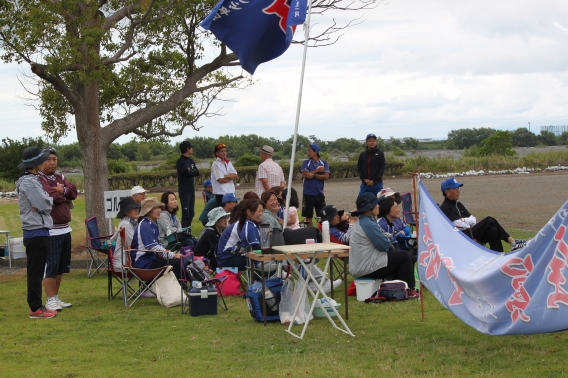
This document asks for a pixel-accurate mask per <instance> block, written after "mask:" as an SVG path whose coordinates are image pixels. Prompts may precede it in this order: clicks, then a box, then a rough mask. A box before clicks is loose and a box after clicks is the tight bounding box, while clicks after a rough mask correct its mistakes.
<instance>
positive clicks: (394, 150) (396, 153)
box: [391, 146, 406, 156]
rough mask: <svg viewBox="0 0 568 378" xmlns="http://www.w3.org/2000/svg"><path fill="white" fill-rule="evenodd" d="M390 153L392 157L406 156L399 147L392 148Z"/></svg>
mask: <svg viewBox="0 0 568 378" xmlns="http://www.w3.org/2000/svg"><path fill="white" fill-rule="evenodd" d="M391 153H392V154H393V155H394V156H406V152H404V151H403V150H402V148H400V147H398V146H392V150H391Z"/></svg>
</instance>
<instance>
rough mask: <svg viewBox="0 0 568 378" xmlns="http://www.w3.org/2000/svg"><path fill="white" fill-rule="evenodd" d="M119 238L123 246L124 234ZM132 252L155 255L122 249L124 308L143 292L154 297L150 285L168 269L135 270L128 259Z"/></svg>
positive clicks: (164, 267) (139, 250)
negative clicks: (136, 284)
mask: <svg viewBox="0 0 568 378" xmlns="http://www.w3.org/2000/svg"><path fill="white" fill-rule="evenodd" d="M120 237H121V241H122V245H125V244H126V233H125V232H123V233H121V234H120ZM133 251H138V252H147V253H155V251H151V250H142V249H138V250H136V249H126V248H125V249H124V251H123V254H122V255H123V257H124V259H125V264H124V265H123V266H122V295H123V299H124V305H125V306H126V307H130V306H132V305H133V304H134V303H135V302H136V301H137V300H138V299H139V298H140V297H141V296H142V294H144V293H145V292H150V293H152V294H154V295H156V293H155V292H154V291H153V290H152V285H153V284H154V282H156V281H157V280H158V278H160V277H162V275H163V274H164V272H165V271H166V270H167V269H169V266H168V265H166V266H163V267H160V268H155V269H141V268H135V267H133V266H132V259H131V257H130V253H131V252H133ZM133 280H134V281H138V287H137V288H134V289H132V287H133V285H132V281H133Z"/></svg>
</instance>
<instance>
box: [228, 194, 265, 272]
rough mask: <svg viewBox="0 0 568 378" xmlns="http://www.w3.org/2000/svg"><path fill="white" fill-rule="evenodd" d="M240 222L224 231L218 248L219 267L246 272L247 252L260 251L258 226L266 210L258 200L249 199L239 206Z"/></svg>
mask: <svg viewBox="0 0 568 378" xmlns="http://www.w3.org/2000/svg"><path fill="white" fill-rule="evenodd" d="M239 209H240V211H239V218H238V221H236V222H234V223H232V224H230V225H229V227H227V228H226V229H225V231H223V234H221V237H220V238H219V245H218V246H217V265H218V266H219V267H227V268H228V267H237V268H238V269H239V270H241V271H242V270H246V268H247V258H246V250H247V249H248V248H249V246H250V247H251V248H252V249H260V231H259V229H258V226H257V224H260V222H261V220H262V212H263V211H264V208H263V206H262V203H261V202H260V201H259V200H257V199H249V200H246V201H243V202H241V204H240V205H239Z"/></svg>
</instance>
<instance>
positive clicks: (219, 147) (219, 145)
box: [215, 143, 227, 150]
mask: <svg viewBox="0 0 568 378" xmlns="http://www.w3.org/2000/svg"><path fill="white" fill-rule="evenodd" d="M215 148H216V149H218V150H220V149H221V148H227V146H226V145H225V144H224V143H219V144H218V145H216V146H215Z"/></svg>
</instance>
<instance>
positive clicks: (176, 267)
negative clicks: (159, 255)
mask: <svg viewBox="0 0 568 378" xmlns="http://www.w3.org/2000/svg"><path fill="white" fill-rule="evenodd" d="M166 265H171V266H172V268H173V269H172V272H174V275H175V276H176V278H177V279H178V280H181V279H183V278H184V276H183V275H182V271H181V262H180V261H179V259H170V261H169V263H168V261H167V260H165V259H157V260H156V261H154V262H153V263H152V265H150V269H156V268H161V267H163V266H166Z"/></svg>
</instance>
